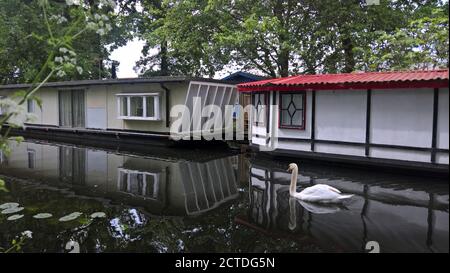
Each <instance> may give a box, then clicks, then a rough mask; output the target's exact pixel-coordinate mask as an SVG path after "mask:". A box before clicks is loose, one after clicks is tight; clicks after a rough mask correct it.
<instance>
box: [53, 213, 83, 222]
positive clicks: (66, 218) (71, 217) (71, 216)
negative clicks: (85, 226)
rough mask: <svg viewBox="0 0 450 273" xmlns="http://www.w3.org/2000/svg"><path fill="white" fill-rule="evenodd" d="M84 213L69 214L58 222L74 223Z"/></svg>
mask: <svg viewBox="0 0 450 273" xmlns="http://www.w3.org/2000/svg"><path fill="white" fill-rule="evenodd" d="M82 214H83V213H81V212H72V213H71V214H68V215H66V216H63V217H61V218H59V220H58V221H60V222H68V221H72V220H75V219H77V218H78V217H80V216H81V215H82Z"/></svg>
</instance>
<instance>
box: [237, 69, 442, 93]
mask: <svg viewBox="0 0 450 273" xmlns="http://www.w3.org/2000/svg"><path fill="white" fill-rule="evenodd" d="M448 73H449V71H448V69H446V70H420V71H419V70H417V71H393V72H364V73H342V74H321V75H299V76H291V77H285V78H276V79H270V80H262V81H256V82H249V83H242V84H238V90H239V91H241V92H252V91H254V92H256V91H296V90H307V89H311V90H325V89H369V88H371V89H385V88H425V87H429V88H439V87H448V82H449V81H448V80H449V76H448Z"/></svg>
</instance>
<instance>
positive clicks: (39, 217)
mask: <svg viewBox="0 0 450 273" xmlns="http://www.w3.org/2000/svg"><path fill="white" fill-rule="evenodd" d="M52 216H53V215H52V214H51V213H38V214H36V215H33V218H35V219H46V218H50V217H52Z"/></svg>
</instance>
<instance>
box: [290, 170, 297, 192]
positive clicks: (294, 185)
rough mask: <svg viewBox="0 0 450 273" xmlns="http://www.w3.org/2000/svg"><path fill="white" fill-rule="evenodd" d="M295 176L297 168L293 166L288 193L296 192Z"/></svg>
mask: <svg viewBox="0 0 450 273" xmlns="http://www.w3.org/2000/svg"><path fill="white" fill-rule="evenodd" d="M297 176H298V168H294V169H293V170H292V175H291V186H290V187H289V194H290V195H293V194H294V193H296V192H297Z"/></svg>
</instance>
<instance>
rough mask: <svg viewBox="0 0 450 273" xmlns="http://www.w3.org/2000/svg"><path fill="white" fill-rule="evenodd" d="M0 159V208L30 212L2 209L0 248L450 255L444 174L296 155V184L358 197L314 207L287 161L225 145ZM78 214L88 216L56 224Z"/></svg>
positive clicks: (51, 151) (46, 152)
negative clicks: (327, 162)
mask: <svg viewBox="0 0 450 273" xmlns="http://www.w3.org/2000/svg"><path fill="white" fill-rule="evenodd" d="M0 159H1V164H0V175H1V176H2V177H3V179H4V180H5V181H6V186H7V189H8V192H0V204H3V203H6V202H17V203H19V204H20V206H23V207H24V208H25V209H24V210H23V211H21V212H19V214H23V215H24V217H23V218H21V219H17V220H14V221H8V220H7V217H9V216H11V215H12V214H7V215H4V214H0V246H1V247H6V246H9V245H10V243H11V240H12V239H14V238H15V237H16V236H17V235H18V234H20V233H21V232H23V231H25V230H30V231H32V232H33V238H32V239H29V240H27V241H26V242H25V245H24V246H23V249H22V251H24V252H68V250H67V249H66V245H67V243H68V242H69V241H75V242H77V243H78V244H79V246H80V251H81V252H364V251H366V249H365V246H366V244H367V242H369V241H376V242H377V243H378V244H379V245H380V248H381V251H382V252H448V251H449V245H448V244H449V240H448V237H449V236H448V235H449V215H448V209H449V193H448V182H447V181H446V180H444V179H438V178H430V177H414V176H405V175H399V174H388V173H381V172H379V171H362V170H355V169H351V168H343V167H331V166H322V165H310V164H301V163H300V164H299V165H300V171H299V172H300V174H299V188H298V190H301V189H302V188H304V187H307V186H309V185H314V184H317V183H325V184H329V185H332V186H334V187H336V188H338V189H340V190H341V191H343V192H346V193H352V194H354V195H355V196H354V197H353V198H352V199H351V200H350V201H348V202H346V203H345V204H344V205H343V206H317V205H313V204H306V203H302V202H299V201H297V200H294V199H291V198H290V197H289V193H288V186H289V182H290V174H288V173H287V172H286V171H285V169H286V168H287V164H288V163H289V162H287V161H283V160H279V159H277V160H269V159H260V158H259V157H258V156H254V155H253V156H250V155H246V154H239V155H236V154H233V153H231V152H229V151H226V150H223V149H218V150H215V149H208V150H201V149H192V150H191V149H181V150H178V149H173V148H172V149H168V148H167V149H166V148H158V149H155V150H154V151H153V152H151V153H150V152H145V153H140V154H136V153H128V152H126V151H120V152H119V151H115V150H102V149H94V148H85V147H79V146H73V145H66V144H58V143H48V142H46V143H43V142H37V141H32V140H28V141H26V142H24V143H22V144H20V145H19V146H15V145H13V151H12V153H11V155H9V156H8V157H6V156H4V155H2V156H1V157H0ZM73 212H80V213H82V215H81V216H80V217H78V218H76V219H74V220H71V221H66V222H61V221H59V220H58V219H60V218H61V217H63V216H65V215H68V214H70V213H73ZM94 212H104V213H105V214H106V217H104V218H95V219H92V218H91V217H90V215H91V214H92V213H94ZM37 213H51V214H52V215H53V216H52V217H51V218H47V219H35V218H33V215H36V214H37Z"/></svg>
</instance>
